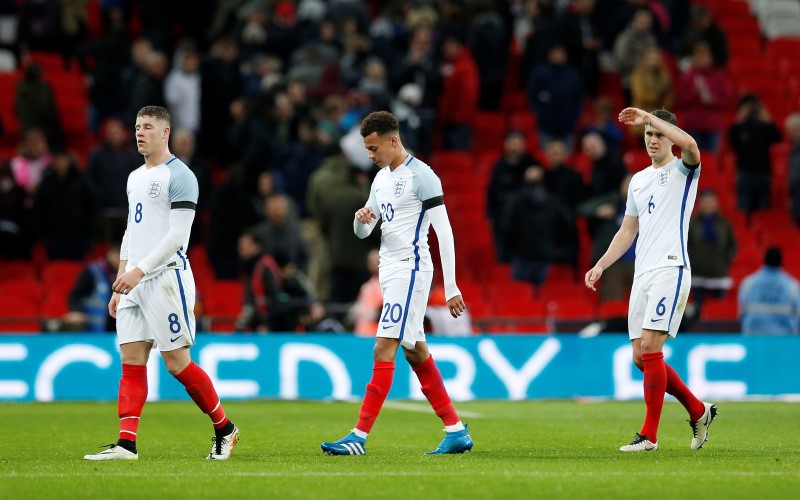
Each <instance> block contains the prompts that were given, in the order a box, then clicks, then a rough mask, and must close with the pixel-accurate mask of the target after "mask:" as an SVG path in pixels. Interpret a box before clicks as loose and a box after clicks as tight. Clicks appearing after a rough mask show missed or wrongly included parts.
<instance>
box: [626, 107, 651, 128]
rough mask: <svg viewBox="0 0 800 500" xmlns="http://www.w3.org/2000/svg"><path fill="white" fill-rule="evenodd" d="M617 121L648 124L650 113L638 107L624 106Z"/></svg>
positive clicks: (630, 123) (628, 123) (629, 123)
mask: <svg viewBox="0 0 800 500" xmlns="http://www.w3.org/2000/svg"><path fill="white" fill-rule="evenodd" d="M619 122H620V123H624V124H625V125H649V124H650V113H648V112H647V111H644V110H641V109H639V108H625V109H623V110H622V111H620V113H619Z"/></svg>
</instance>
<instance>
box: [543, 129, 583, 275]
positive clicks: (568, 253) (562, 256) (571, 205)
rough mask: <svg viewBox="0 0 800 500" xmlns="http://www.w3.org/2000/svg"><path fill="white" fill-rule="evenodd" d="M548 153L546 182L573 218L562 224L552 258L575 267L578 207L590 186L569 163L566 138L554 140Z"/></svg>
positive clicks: (576, 259) (546, 149)
mask: <svg viewBox="0 0 800 500" xmlns="http://www.w3.org/2000/svg"><path fill="white" fill-rule="evenodd" d="M545 154H546V155H547V162H548V165H547V171H546V172H545V177H544V185H545V187H546V189H547V192H548V193H549V195H550V196H551V197H552V198H556V199H558V200H560V201H561V203H563V204H564V206H566V207H567V210H568V213H569V214H570V216H571V217H572V221H571V223H570V224H568V225H564V226H561V227H560V228H559V230H560V233H559V234H560V237H559V241H558V245H556V246H555V250H554V252H553V260H554V261H556V262H559V263H562V264H567V265H570V266H572V267H576V266H577V264H578V243H579V239H578V230H577V226H576V225H575V221H574V217H575V215H574V214H575V209H576V208H577V206H578V204H579V203H581V202H582V201H583V200H585V199H586V196H587V193H588V191H587V187H586V184H585V183H584V182H583V177H582V176H581V174H579V173H578V171H577V170H575V167H573V166H571V165H568V164H567V150H566V147H565V145H564V142H563V141H559V140H552V141H550V142H548V143H547V147H546V148H545Z"/></svg>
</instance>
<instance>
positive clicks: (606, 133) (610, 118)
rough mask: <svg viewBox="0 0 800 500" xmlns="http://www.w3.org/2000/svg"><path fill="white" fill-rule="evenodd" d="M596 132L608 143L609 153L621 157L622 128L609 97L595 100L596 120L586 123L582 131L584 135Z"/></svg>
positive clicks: (617, 157)
mask: <svg viewBox="0 0 800 500" xmlns="http://www.w3.org/2000/svg"><path fill="white" fill-rule="evenodd" d="M590 132H596V133H598V134H600V136H601V137H602V138H603V142H605V143H606V150H607V151H608V153H609V154H610V155H611V156H613V157H615V158H616V159H620V157H621V156H622V155H621V151H620V145H621V144H622V139H623V135H622V129H621V128H620V127H619V124H618V122H617V114H616V113H615V112H614V103H613V102H611V99H609V98H608V97H598V98H597V99H595V100H594V121H593V122H592V123H590V124H588V125H586V126H585V127H584V128H583V130H582V131H581V134H582V135H585V134H588V133H590Z"/></svg>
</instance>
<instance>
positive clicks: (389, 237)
mask: <svg viewBox="0 0 800 500" xmlns="http://www.w3.org/2000/svg"><path fill="white" fill-rule="evenodd" d="M442 204H444V195H443V192H442V181H441V180H439V177H438V176H437V175H436V174H435V173H434V172H433V170H432V169H431V167H429V166H428V165H427V164H425V163H423V162H422V161H420V160H418V159H416V158H414V157H413V156H409V157H408V159H407V160H406V161H405V162H403V164H402V165H400V166H399V167H397V168H396V169H395V170H394V172H392V170H391V169H390V168H389V167H385V168H382V169H381V170H380V171H379V172H378V174H377V175H376V176H375V179H374V180H373V181H372V189H371V191H370V194H369V200H368V201H367V205H366V206H368V207H372V209H373V210H374V211H375V213H376V214H380V219H381V249H380V267H381V268H405V269H415V270H417V271H432V270H433V261H432V260H431V252H430V247H429V245H428V229H429V228H430V225H431V222H430V218H429V217H428V214H427V210H430V209H431V208H434V207H436V206H439V205H442Z"/></svg>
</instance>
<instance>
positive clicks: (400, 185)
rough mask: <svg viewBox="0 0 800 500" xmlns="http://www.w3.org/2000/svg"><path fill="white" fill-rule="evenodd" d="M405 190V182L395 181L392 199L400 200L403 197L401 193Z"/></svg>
mask: <svg viewBox="0 0 800 500" xmlns="http://www.w3.org/2000/svg"><path fill="white" fill-rule="evenodd" d="M405 189H406V181H397V182H395V183H394V197H395V198H400V197H401V196H403V191H404V190H405Z"/></svg>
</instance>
